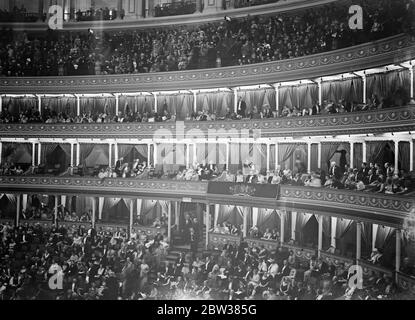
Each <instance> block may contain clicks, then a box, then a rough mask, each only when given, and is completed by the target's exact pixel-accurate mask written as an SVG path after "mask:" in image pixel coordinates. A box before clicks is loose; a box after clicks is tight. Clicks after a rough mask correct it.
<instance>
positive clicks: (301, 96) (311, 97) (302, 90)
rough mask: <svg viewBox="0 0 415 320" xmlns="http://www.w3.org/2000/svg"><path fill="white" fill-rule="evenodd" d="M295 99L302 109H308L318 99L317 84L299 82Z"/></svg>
mask: <svg viewBox="0 0 415 320" xmlns="http://www.w3.org/2000/svg"><path fill="white" fill-rule="evenodd" d="M297 101H298V104H299V107H300V110H302V109H309V108H311V107H312V106H313V104H314V103H316V102H317V101H318V86H317V84H315V83H312V84H300V85H298V86H297Z"/></svg>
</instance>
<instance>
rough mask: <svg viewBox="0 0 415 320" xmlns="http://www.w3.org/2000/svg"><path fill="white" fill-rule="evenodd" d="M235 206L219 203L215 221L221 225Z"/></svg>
mask: <svg viewBox="0 0 415 320" xmlns="http://www.w3.org/2000/svg"><path fill="white" fill-rule="evenodd" d="M235 208H236V207H235V206H232V205H219V212H218V218H217V219H218V220H217V223H218V224H219V225H221V224H222V223H224V222H226V221H228V219H229V218H230V216H231V214H232V212H233V211H234V210H235Z"/></svg>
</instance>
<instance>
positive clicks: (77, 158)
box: [76, 142, 81, 166]
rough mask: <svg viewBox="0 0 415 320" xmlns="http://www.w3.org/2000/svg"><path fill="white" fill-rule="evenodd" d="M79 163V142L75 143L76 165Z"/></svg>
mask: <svg viewBox="0 0 415 320" xmlns="http://www.w3.org/2000/svg"><path fill="white" fill-rule="evenodd" d="M80 163H81V145H80V144H79V142H77V143H76V165H77V166H79V165H80Z"/></svg>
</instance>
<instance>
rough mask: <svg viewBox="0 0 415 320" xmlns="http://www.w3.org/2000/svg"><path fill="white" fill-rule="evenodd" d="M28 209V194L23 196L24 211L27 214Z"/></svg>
mask: <svg viewBox="0 0 415 320" xmlns="http://www.w3.org/2000/svg"><path fill="white" fill-rule="evenodd" d="M26 209H27V194H22V210H23V211H25V212H26Z"/></svg>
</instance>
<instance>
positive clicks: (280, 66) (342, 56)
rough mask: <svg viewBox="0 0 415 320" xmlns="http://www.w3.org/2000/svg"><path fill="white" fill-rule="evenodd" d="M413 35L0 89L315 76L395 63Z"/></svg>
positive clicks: (170, 85)
mask: <svg viewBox="0 0 415 320" xmlns="http://www.w3.org/2000/svg"><path fill="white" fill-rule="evenodd" d="M414 49H415V36H410V35H404V34H401V35H397V36H393V37H389V38H386V39H382V40H378V41H374V42H371V43H366V44H361V45H357V46H353V47H349V48H344V49H339V50H335V51H331V52H327V53H320V54H314V55H309V56H305V57H299V58H294V59H289V60H281V61H273V62H267V63H259V64H252V65H243V66H235V67H223V68H215V69H201V70H186V71H179V72H159V73H147V74H134V75H101V76H68V77H41V78H39V77H25V78H14V77H13V78H12V77H10V78H2V79H0V88H1V93H2V94H4V93H10V94H13V93H23V94H27V93H32V94H35V93H37V94H46V93H51V94H57V93H67V94H72V93H74V92H76V93H102V92H137V91H154V90H158V91H164V90H189V89H205V88H221V87H228V86H229V84H230V83H232V86H235V87H237V86H245V85H255V84H260V83H271V84H272V83H276V82H284V81H292V80H298V79H299V77H301V79H313V78H318V77H321V76H324V75H328V74H341V73H345V72H350V71H351V70H363V69H367V68H374V67H379V66H385V65H389V64H398V63H400V62H403V61H407V60H410V59H414V58H415V50H414Z"/></svg>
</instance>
